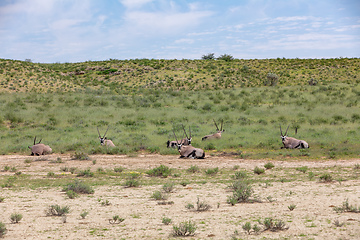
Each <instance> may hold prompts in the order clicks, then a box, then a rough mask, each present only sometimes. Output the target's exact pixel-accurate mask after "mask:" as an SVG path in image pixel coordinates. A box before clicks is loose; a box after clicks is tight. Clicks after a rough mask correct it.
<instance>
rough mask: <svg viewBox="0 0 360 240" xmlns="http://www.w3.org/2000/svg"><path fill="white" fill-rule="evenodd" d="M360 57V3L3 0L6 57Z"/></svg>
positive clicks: (1, 49)
mask: <svg viewBox="0 0 360 240" xmlns="http://www.w3.org/2000/svg"><path fill="white" fill-rule="evenodd" d="M209 53H214V54H215V57H219V56H221V55H223V54H229V55H231V56H233V57H234V58H238V59H266V58H340V57H349V58H354V57H356V58H358V57H360V1H359V0H218V1H215V0H172V1H169V0H0V58H3V59H14V60H23V61H24V60H26V59H30V60H31V61H32V62H41V63H58V62H59V63H64V62H84V61H103V60H109V59H119V60H124V59H141V58H147V59H201V58H202V56H204V55H207V54H209Z"/></svg>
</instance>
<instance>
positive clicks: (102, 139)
mask: <svg viewBox="0 0 360 240" xmlns="http://www.w3.org/2000/svg"><path fill="white" fill-rule="evenodd" d="M96 129H97V131H98V134H99V139H100V144H101V146H107V147H115V144H114V143H113V142H112V141H111V140H109V139H107V138H106V137H105V136H106V133H107V131H108V130H109V126H108V127H107V129H106V132H105V134H104V136H103V137H101V135H100V132H99V128H98V127H97V128H96Z"/></svg>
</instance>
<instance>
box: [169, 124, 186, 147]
mask: <svg viewBox="0 0 360 240" xmlns="http://www.w3.org/2000/svg"><path fill="white" fill-rule="evenodd" d="M182 128H183V130H184V133H185V135H186V138H183V139H181V140H180V143H181V144H182V145H184V146H187V145H191V140H192V137H191V130H190V126H189V132H190V137H189V136H188V135H187V134H186V131H185V128H184V125H182ZM177 145H178V144H177V142H176V141H170V140H168V141H167V142H166V147H168V148H171V147H172V148H176V147H177Z"/></svg>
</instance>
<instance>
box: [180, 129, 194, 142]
mask: <svg viewBox="0 0 360 240" xmlns="http://www.w3.org/2000/svg"><path fill="white" fill-rule="evenodd" d="M181 126H182V128H183V130H184V133H185V136H186V139H187V140H188V145H191V140H192V137H191V129H190V126H189V134H190V135H189V136H188V135H187V134H186V131H185V128H184V125H181Z"/></svg>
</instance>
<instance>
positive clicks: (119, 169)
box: [114, 167, 124, 173]
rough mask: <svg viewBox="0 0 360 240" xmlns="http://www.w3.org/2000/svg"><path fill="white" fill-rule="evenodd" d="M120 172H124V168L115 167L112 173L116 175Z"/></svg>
mask: <svg viewBox="0 0 360 240" xmlns="http://www.w3.org/2000/svg"><path fill="white" fill-rule="evenodd" d="M122 171H124V168H123V167H116V168H114V172H116V173H121V172H122Z"/></svg>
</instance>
